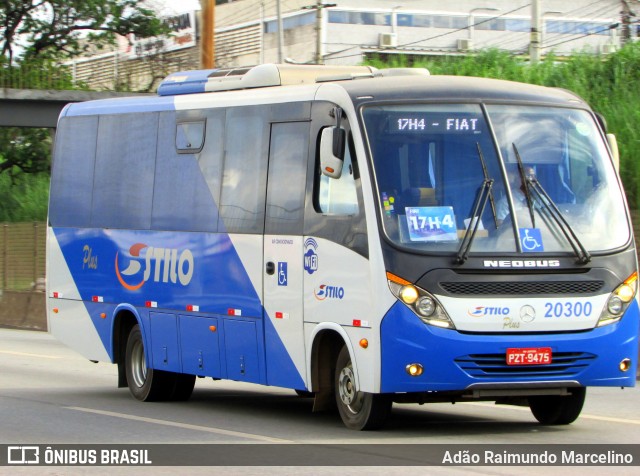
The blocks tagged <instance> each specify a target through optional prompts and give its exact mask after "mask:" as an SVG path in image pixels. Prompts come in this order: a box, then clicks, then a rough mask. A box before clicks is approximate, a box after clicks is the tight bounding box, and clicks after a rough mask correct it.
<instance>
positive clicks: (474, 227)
mask: <svg viewBox="0 0 640 476" xmlns="http://www.w3.org/2000/svg"><path fill="white" fill-rule="evenodd" d="M476 146H477V147H478V157H479V158H480V164H482V173H483V175H484V180H483V181H482V184H481V185H480V188H479V189H478V193H477V194H476V200H475V202H474V203H473V212H472V213H471V219H470V221H469V226H467V231H466V232H465V234H464V237H463V238H462V242H461V243H460V248H459V249H458V254H457V256H456V263H457V264H462V263H464V262H465V261H466V260H467V258H468V257H469V251H470V250H471V244H472V243H473V239H474V238H475V236H476V232H477V231H478V227H479V226H480V217H482V214H483V213H484V209H485V208H486V206H487V201H491V210H492V211H493V219H494V220H495V222H496V227H497V226H498V216H497V214H496V205H495V203H494V201H493V193H492V191H491V190H492V188H493V179H492V178H490V177H489V173H488V172H487V164H486V163H485V161H484V156H483V155H482V149H481V148H480V144H479V143H478V142H476Z"/></svg>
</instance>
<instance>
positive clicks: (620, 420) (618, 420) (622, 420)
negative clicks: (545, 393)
mask: <svg viewBox="0 0 640 476" xmlns="http://www.w3.org/2000/svg"><path fill="white" fill-rule="evenodd" d="M465 404H467V405H477V406H479V407H486V408H495V409H498V408H499V409H500V410H502V409H507V410H516V411H520V412H531V410H529V408H527V407H516V406H512V405H492V404H490V403H479V402H465ZM583 418H586V419H588V420H600V421H608V422H611V423H629V424H631V425H640V420H631V419H629V418H615V417H606V416H598V415H588V414H585V413H581V414H580V416H579V417H578V420H581V419H583Z"/></svg>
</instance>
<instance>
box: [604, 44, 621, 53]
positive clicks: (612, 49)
mask: <svg viewBox="0 0 640 476" xmlns="http://www.w3.org/2000/svg"><path fill="white" fill-rule="evenodd" d="M616 51H618V45H614V44H613V43H608V44H604V45H600V53H602V54H603V55H608V54H611V53H615V52H616Z"/></svg>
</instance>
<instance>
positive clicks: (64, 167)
mask: <svg viewBox="0 0 640 476" xmlns="http://www.w3.org/2000/svg"><path fill="white" fill-rule="evenodd" d="M97 131H98V118H97V117H95V116H93V117H92V116H81V117H66V118H63V119H62V121H61V122H60V124H59V126H58V129H57V131H56V147H55V154H54V161H53V167H52V170H51V197H50V206H49V220H50V222H51V225H52V226H77V227H84V226H89V223H90V221H91V193H92V191H93V166H94V160H95V155H96V134H97Z"/></svg>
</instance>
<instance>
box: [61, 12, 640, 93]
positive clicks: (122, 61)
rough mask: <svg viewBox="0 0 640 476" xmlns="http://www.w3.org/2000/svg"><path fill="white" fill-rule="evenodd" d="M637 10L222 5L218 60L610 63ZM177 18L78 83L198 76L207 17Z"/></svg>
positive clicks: (80, 66) (84, 72)
mask: <svg viewBox="0 0 640 476" xmlns="http://www.w3.org/2000/svg"><path fill="white" fill-rule="evenodd" d="M278 7H279V8H278ZM278 10H280V15H278ZM636 10H637V12H638V14H640V2H639V1H638V0H623V1H620V0H598V1H593V0H574V1H572V2H566V1H562V0H537V1H534V2H531V1H530V0H515V1H514V0H461V1H458V2H447V3H446V4H445V2H439V1H435V0H404V1H403V0H399V1H393V2H392V1H389V0H367V1H366V2H365V1H363V0H341V1H340V2H339V4H334V3H328V2H320V0H318V1H317V2H315V3H314V1H313V0H287V1H282V0H236V1H231V2H222V1H220V0H219V1H218V5H216V7H215V34H214V38H215V60H214V61H215V65H216V67H221V68H233V67H242V66H250V65H255V64H260V63H278V62H291V63H318V62H320V63H326V64H359V63H361V62H362V61H364V60H365V59H366V58H368V57H372V56H378V57H393V56H397V55H404V56H408V57H410V58H415V57H422V56H440V55H466V54H470V53H473V52H474V51H478V50H482V49H488V48H495V49H499V50H504V51H508V52H510V53H512V54H514V55H520V56H522V57H523V58H524V57H528V56H529V55H530V54H535V55H538V56H540V57H544V56H545V55H547V54H550V53H553V54H554V55H556V56H559V57H563V56H567V55H570V54H572V53H574V52H577V51H579V52H588V53H593V54H607V53H611V52H613V51H615V50H616V49H618V48H619V47H620V46H621V44H622V43H624V42H625V41H635V40H636V39H637V37H638V36H639V35H638V25H639V24H638V23H637V21H636V20H635V19H636V18H637V17H636V16H635V13H636ZM536 18H537V19H538V22H537V23H536V21H535V19H536ZM168 19H169V22H170V24H171V25H172V28H173V30H174V34H173V35H172V37H171V38H155V39H146V40H141V41H136V39H135V38H129V39H123V41H122V42H121V43H120V45H119V46H118V47H117V48H115V49H114V50H113V51H108V52H102V53H101V54H93V55H91V56H88V57H86V58H78V59H75V60H74V61H73V62H70V63H69V64H70V65H71V67H72V68H73V72H74V77H75V78H76V79H77V80H78V81H82V82H84V83H85V84H87V85H89V86H90V87H92V88H98V89H117V88H119V89H129V90H153V88H154V87H155V85H157V82H158V81H159V80H160V79H161V78H162V77H164V76H166V75H167V74H169V73H171V72H175V71H179V70H184V69H198V68H199V51H198V50H199V48H198V43H199V39H200V37H201V35H200V33H199V31H198V24H199V22H198V12H194V11H180V10H174V12H173V13H172V14H171V15H170V16H169V17H168ZM279 23H281V24H282V34H280V33H279V32H280V29H279V28H278V25H279ZM536 25H537V28H535V26H536ZM532 27H533V28H534V30H536V31H537V33H533V34H532ZM532 48H533V49H532Z"/></svg>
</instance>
